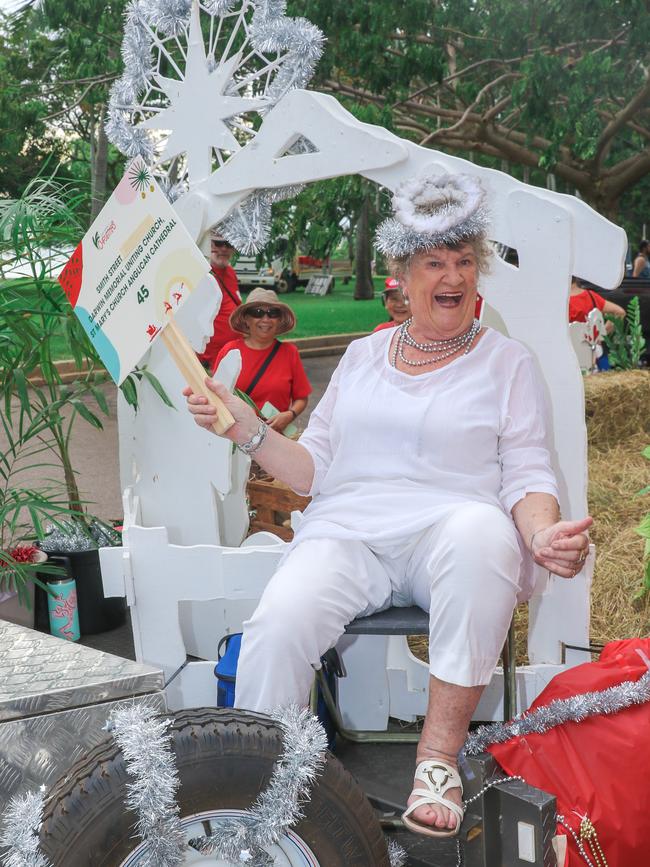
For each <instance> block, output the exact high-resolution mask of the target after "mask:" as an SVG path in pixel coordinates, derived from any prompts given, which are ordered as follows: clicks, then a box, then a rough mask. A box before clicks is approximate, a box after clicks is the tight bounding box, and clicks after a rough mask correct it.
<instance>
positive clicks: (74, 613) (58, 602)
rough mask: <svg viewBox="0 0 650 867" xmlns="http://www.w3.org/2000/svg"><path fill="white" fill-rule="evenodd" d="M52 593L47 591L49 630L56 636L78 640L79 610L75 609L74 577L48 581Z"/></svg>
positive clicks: (75, 586)
mask: <svg viewBox="0 0 650 867" xmlns="http://www.w3.org/2000/svg"><path fill="white" fill-rule="evenodd" d="M49 585H50V588H51V589H52V590H53V591H54V595H52V594H50V593H48V596H47V607H48V611H49V614H50V632H51V633H52V635H56V636H57V638H65V639H66V640H67V641H79V639H80V638H81V633H80V632H79V612H78V610H77V585H76V583H75V580H74V578H60V579H58V580H55V581H50V582H49Z"/></svg>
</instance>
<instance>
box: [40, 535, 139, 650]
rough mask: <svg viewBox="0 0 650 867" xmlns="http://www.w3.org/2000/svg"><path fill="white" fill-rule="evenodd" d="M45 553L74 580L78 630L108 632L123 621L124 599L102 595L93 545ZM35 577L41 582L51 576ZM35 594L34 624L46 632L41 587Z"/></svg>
mask: <svg viewBox="0 0 650 867" xmlns="http://www.w3.org/2000/svg"><path fill="white" fill-rule="evenodd" d="M47 556H48V562H49V563H51V564H52V565H56V566H63V567H64V568H65V570H66V572H67V574H68V576H69V577H70V578H74V580H75V584H76V585H77V608H78V610H79V631H80V632H81V634H82V635H96V634H97V633H98V632H108V631H109V630H111V629H117V627H118V626H122V625H123V624H124V623H125V622H126V599H124V598H119V597H115V598H109V599H105V598H104V586H103V584H102V574H101V571H100V568H99V551H98V550H97V549H96V548H93V549H91V550H89V551H65V552H64V551H61V552H56V551H52V552H49V551H48V555H47ZM39 577H40V579H41V580H42V581H43V582H47V579H48V577H51V576H47V575H40V576H39ZM36 597H37V598H36V605H35V608H36V620H35V625H36V628H37V629H42V630H45V631H48V632H49V622H48V620H47V598H46V594H45V591H44V590H41V588H40V587H37V588H36ZM39 597H40V599H39ZM43 603H44V604H43ZM43 615H45V616H43Z"/></svg>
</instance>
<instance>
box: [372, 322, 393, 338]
mask: <svg viewBox="0 0 650 867" xmlns="http://www.w3.org/2000/svg"><path fill="white" fill-rule="evenodd" d="M396 326H397V322H394V321H393V320H392V319H391V320H390V322H382V323H381V325H378V326H377V327H376V328H373V329H372V333H373V334H374V333H375V331H383V330H384V328H395V327H396Z"/></svg>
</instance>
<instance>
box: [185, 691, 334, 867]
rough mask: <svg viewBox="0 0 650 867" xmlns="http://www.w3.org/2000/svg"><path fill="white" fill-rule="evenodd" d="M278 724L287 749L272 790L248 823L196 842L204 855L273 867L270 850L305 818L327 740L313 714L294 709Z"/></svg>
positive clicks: (230, 824) (237, 821) (254, 866)
mask: <svg viewBox="0 0 650 867" xmlns="http://www.w3.org/2000/svg"><path fill="white" fill-rule="evenodd" d="M274 719H275V720H276V721H277V722H278V724H279V725H280V727H281V728H282V741H283V747H282V754H281V755H280V757H279V758H278V760H277V762H276V764H275V767H274V769H273V774H272V776H271V781H270V783H269V785H268V787H267V788H266V790H265V791H264V792H262V794H261V795H260V796H259V798H258V799H257V801H256V802H255V803H254V804H253V806H252V807H251V808H250V810H249V811H248V813H247V814H246V816H245V817H242V818H241V819H233V820H230V821H228V822H224V823H222V824H220V825H218V826H217V827H215V828H213V829H212V834H211V836H210V837H205V838H203V839H201V840H192V841H191V845H192V846H194V847H195V848H197V849H199V851H201V852H203V853H205V854H214V855H216V856H217V857H219V858H222V859H223V860H224V861H231V862H232V863H234V864H239V863H242V864H247V865H248V867H269V865H272V864H273V858H271V857H270V856H269V855H268V853H267V852H266V851H265V849H266V848H267V847H269V846H271V845H273V844H275V843H277V842H278V841H279V840H280V838H281V837H282V836H283V834H285V833H286V831H287V830H288V829H289V828H291V827H292V826H293V825H295V824H296V822H299V821H300V819H302V818H303V815H304V814H303V810H302V804H303V803H305V802H306V801H308V800H309V793H310V790H311V787H312V785H313V783H314V781H315V780H316V777H317V776H318V774H319V773H320V771H321V769H322V767H323V764H324V762H325V754H326V751H327V736H326V735H325V732H324V730H323V727H322V726H321V724H320V723H319V722H318V720H317V719H316V717H314V716H312V714H311V713H310V712H309V711H308V710H304V709H300V708H298V707H295V706H292V707H288V708H285V709H284V710H282V711H280V712H278V713H277V714H276V715H274Z"/></svg>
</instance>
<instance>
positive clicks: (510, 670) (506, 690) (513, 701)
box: [501, 617, 517, 722]
mask: <svg viewBox="0 0 650 867" xmlns="http://www.w3.org/2000/svg"><path fill="white" fill-rule="evenodd" d="M501 659H502V661H503V720H504V722H507V721H508V720H510V719H512V718H513V716H514V715H515V714H516V713H517V660H516V655H515V619H514V617H513V618H512V620H511V621H510V626H509V628H508V636H507V638H506V643H505V644H504V645H503V650H502V652H501Z"/></svg>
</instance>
